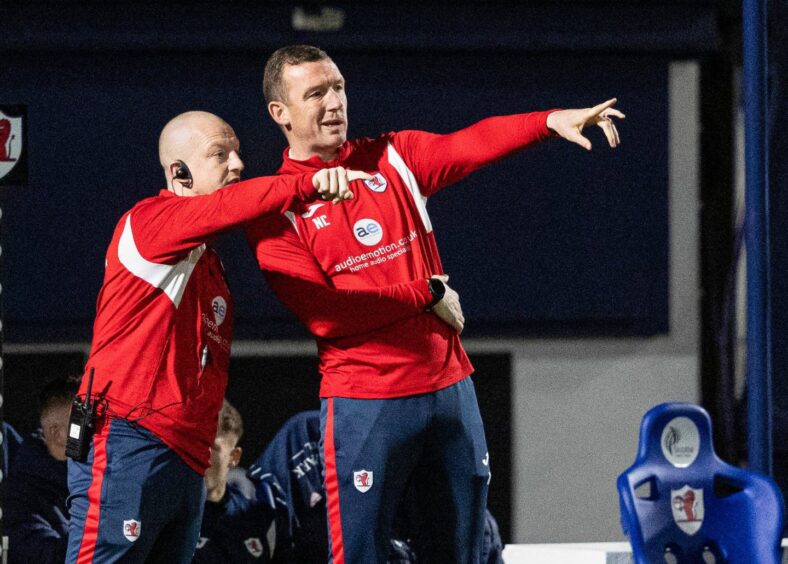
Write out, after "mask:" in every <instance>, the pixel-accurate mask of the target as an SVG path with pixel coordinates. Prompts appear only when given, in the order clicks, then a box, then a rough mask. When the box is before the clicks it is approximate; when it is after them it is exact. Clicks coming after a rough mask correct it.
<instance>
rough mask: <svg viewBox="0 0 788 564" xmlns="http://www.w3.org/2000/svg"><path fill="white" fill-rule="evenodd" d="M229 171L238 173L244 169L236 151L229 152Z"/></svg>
mask: <svg viewBox="0 0 788 564" xmlns="http://www.w3.org/2000/svg"><path fill="white" fill-rule="evenodd" d="M229 165H230V170H233V171H238V172H239V173H240V172H241V171H243V169H244V163H243V161H242V160H241V156H240V155H239V154H238V153H237V152H236V151H230V158H229Z"/></svg>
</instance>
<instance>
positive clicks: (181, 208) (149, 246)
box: [66, 112, 369, 563]
mask: <svg viewBox="0 0 788 564" xmlns="http://www.w3.org/2000/svg"><path fill="white" fill-rule="evenodd" d="M238 147H239V145H238V139H237V138H236V136H235V133H234V132H233V130H232V128H231V127H230V126H229V125H228V124H227V123H225V122H224V121H223V120H222V119H220V118H219V117H217V116H215V115H213V114H209V113H206V112H188V113H185V114H181V115H179V116H177V117H175V118H174V119H173V120H171V121H170V122H169V123H168V124H167V125H166V126H165V127H164V129H163V131H162V133H161V137H160V139H159V157H160V160H161V164H162V167H163V168H164V174H165V177H166V181H167V189H166V190H162V191H161V192H160V193H159V195H157V196H154V197H151V198H147V199H145V200H142V201H141V202H139V203H138V204H137V205H135V206H134V207H133V208H132V209H131V210H130V211H129V212H127V213H125V214H124V215H123V216H122V217H121V219H120V221H119V223H118V225H117V227H116V229H115V233H114V235H113V237H112V241H111V242H110V245H109V249H108V251H107V255H106V271H105V275H104V283H103V285H102V288H101V291H100V293H99V296H98V304H97V313H96V320H95V324H94V328H93V343H92V348H91V353H90V357H89V359H88V362H87V367H86V376H85V378H83V381H82V386H81V388H80V392H79V396H80V397H81V398H83V399H84V397H85V395H86V393H87V380H88V379H89V378H88V376H87V375H88V374H89V373H90V372H91V371H93V370H94V371H95V377H94V379H93V384H92V393H91V396H92V399H93V401H95V402H97V405H98V416H97V419H96V428H95V434H94V435H93V437H92V440H91V443H90V448H89V451H88V454H87V457H86V459H85V460H83V461H78V460H69V464H68V470H69V476H68V477H69V490H70V493H71V496H72V498H71V499H72V501H71V523H70V530H69V546H68V553H67V558H66V561H67V562H69V563H74V562H94V561H95V562H109V561H115V559H122V560H123V561H124V562H167V563H173V562H183V563H187V562H190V561H191V558H192V555H193V554H194V550H195V547H196V545H197V540H198V534H199V528H200V519H201V515H202V508H203V503H204V495H205V494H204V486H203V473H204V471H205V469H206V468H207V467H208V465H209V460H210V452H211V445H212V444H213V441H214V437H215V435H216V425H217V414H218V412H219V408H220V407H221V405H222V400H223V398H224V392H225V387H226V384H227V366H228V363H229V357H230V340H231V337H232V335H231V333H232V302H231V299H230V293H229V291H228V289H227V285H226V283H225V279H224V274H223V269H222V264H221V262H220V260H219V257H218V256H217V255H216V253H215V252H214V250H213V249H212V248H211V239H212V238H213V237H214V236H215V235H217V234H218V233H219V232H221V231H224V230H227V229H229V228H231V227H234V226H236V225H239V224H241V223H243V222H246V221H249V220H250V219H253V218H256V217H259V216H262V215H263V214H266V213H283V212H285V211H286V210H288V209H289V208H290V207H291V206H293V204H294V203H295V202H297V201H303V202H309V201H312V200H314V199H315V197H316V196H318V194H320V195H322V197H323V198H324V200H331V201H333V202H339V201H341V200H344V199H346V198H350V197H352V194H351V192H350V191H349V190H348V183H349V182H350V181H352V180H353V179H356V178H369V175H366V174H363V173H354V172H349V171H345V170H344V169H342V168H331V169H326V170H325V171H308V172H306V171H305V173H304V174H297V175H292V176H288V177H284V176H279V177H263V178H255V179H252V180H247V181H244V182H239V180H240V175H241V171H242V170H243V163H242V162H241V159H240V158H239V156H238ZM326 205H328V206H332V203H331V202H326ZM69 435H70V436H71V438H72V439H73V438H77V437H79V435H80V429H79V427H78V426H76V425H72V426H70V428H69ZM77 457H78V455H77Z"/></svg>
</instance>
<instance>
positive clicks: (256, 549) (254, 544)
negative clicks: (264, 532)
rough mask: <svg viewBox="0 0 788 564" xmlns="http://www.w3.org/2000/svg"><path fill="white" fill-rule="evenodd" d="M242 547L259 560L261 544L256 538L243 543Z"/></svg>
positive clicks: (261, 551) (261, 549) (261, 553)
mask: <svg viewBox="0 0 788 564" xmlns="http://www.w3.org/2000/svg"><path fill="white" fill-rule="evenodd" d="M244 546H245V547H246V550H248V551H249V554H251V555H252V556H254V557H255V558H260V557H261V556H262V555H263V543H262V542H260V539H259V538H258V537H251V538H248V539H246V540H245V541H244Z"/></svg>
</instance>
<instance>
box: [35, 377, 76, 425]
mask: <svg viewBox="0 0 788 564" xmlns="http://www.w3.org/2000/svg"><path fill="white" fill-rule="evenodd" d="M80 381H81V376H61V377H59V378H55V379H54V380H50V381H49V382H47V383H46V385H44V387H43V388H42V389H41V392H39V394H38V415H39V417H40V416H41V415H43V414H44V412H45V411H48V410H50V409H52V408H53V407H56V406H60V405H63V404H70V403H71V402H72V401H73V400H74V396H75V395H76V394H77V390H78V389H79V383H80Z"/></svg>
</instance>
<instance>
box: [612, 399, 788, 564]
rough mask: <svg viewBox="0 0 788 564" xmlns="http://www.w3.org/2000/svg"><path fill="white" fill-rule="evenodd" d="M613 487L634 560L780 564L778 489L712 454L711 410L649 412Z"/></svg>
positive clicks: (672, 407)
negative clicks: (635, 452)
mask: <svg viewBox="0 0 788 564" xmlns="http://www.w3.org/2000/svg"><path fill="white" fill-rule="evenodd" d="M617 485H618V493H619V496H620V499H621V524H622V526H623V528H624V533H625V534H626V535H627V536H628V537H629V540H630V543H631V544H632V550H633V555H634V558H635V561H636V562H637V564H654V563H665V562H667V563H671V564H696V563H698V564H704V563H711V562H714V563H716V564H722V563H727V564H752V563H756V562H757V563H758V564H780V560H781V548H780V535H781V533H782V527H783V498H782V494H781V493H780V490H779V488H778V487H777V485H776V483H775V482H774V481H773V480H772V479H771V478H769V477H768V476H764V475H762V474H759V473H758V472H753V471H748V470H743V469H741V468H737V467H735V466H731V465H730V464H727V463H725V462H723V461H722V460H720V459H719V458H718V457H717V455H716V454H715V452H714V447H713V444H712V435H711V420H710V418H709V414H708V413H707V412H706V411H705V410H704V409H703V408H701V407H699V406H697V405H692V404H688V403H664V404H661V405H658V406H656V407H654V408H652V409H651V410H649V411H648V413H646V415H645V416H644V417H643V421H642V423H641V426H640V444H639V446H638V455H637V458H636V459H635V463H634V464H633V465H632V466H630V467H629V468H628V469H627V470H626V471H625V472H623V473H622V474H621V475H620V476H619V477H618V482H617Z"/></svg>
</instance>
